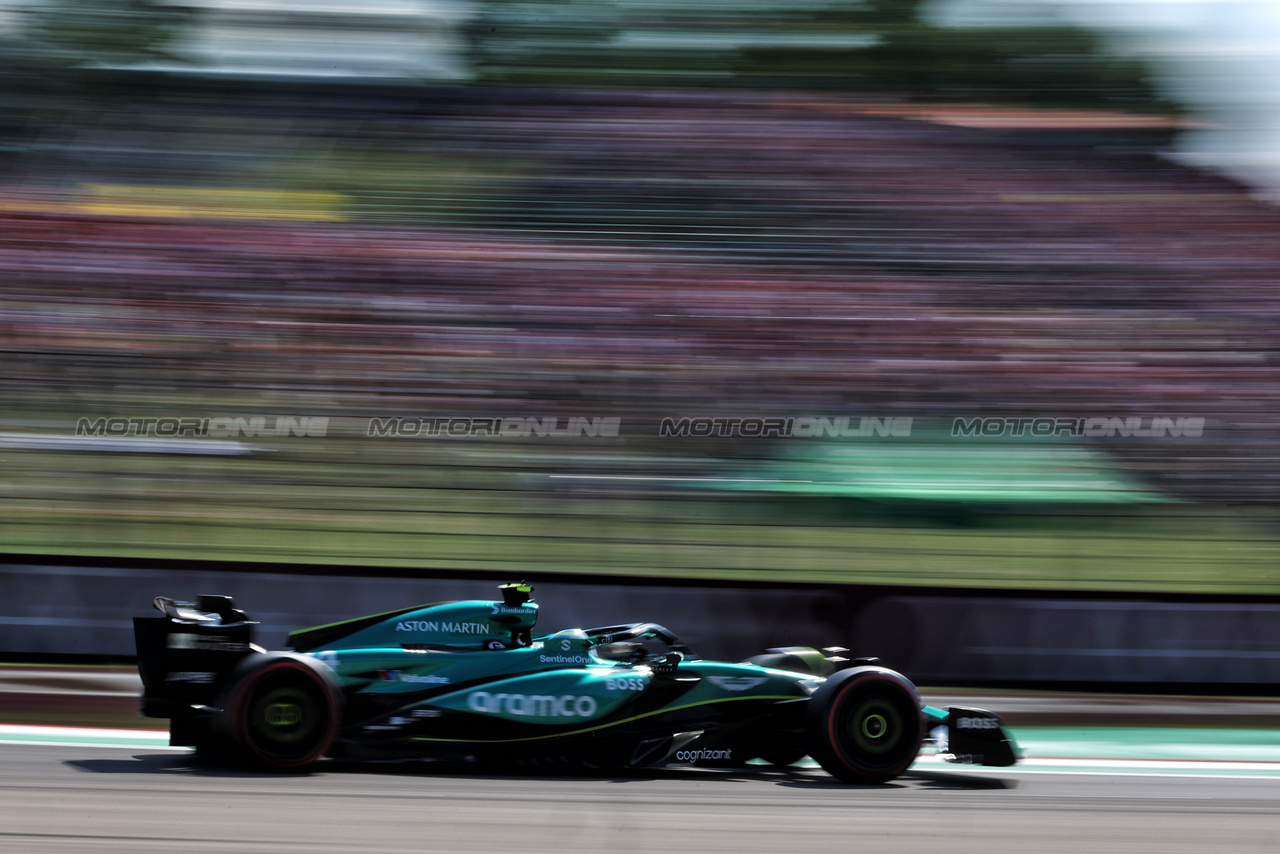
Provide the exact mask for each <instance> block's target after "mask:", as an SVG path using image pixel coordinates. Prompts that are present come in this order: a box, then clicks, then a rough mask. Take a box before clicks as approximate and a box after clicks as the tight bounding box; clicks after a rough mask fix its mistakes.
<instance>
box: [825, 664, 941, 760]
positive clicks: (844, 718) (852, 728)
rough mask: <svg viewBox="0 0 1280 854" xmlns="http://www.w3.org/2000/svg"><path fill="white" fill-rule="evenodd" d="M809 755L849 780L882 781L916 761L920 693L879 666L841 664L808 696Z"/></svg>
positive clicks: (919, 738) (921, 733) (920, 738)
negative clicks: (839, 667)
mask: <svg viewBox="0 0 1280 854" xmlns="http://www.w3.org/2000/svg"><path fill="white" fill-rule="evenodd" d="M806 723H807V727H806V737H807V742H808V749H809V755H810V756H812V757H813V758H814V759H815V760H817V762H818V764H819V765H821V766H822V767H823V768H824V769H825V770H826V771H827V773H829V774H831V776H833V777H835V778H837V779H839V780H843V781H845V782H847V783H883V782H885V781H887V780H892V779H893V778H894V777H897V776H898V775H899V774H901V773H902V772H903V771H906V770H907V768H908V767H909V766H910V765H911V763H912V762H914V761H915V758H916V756H917V755H918V754H919V753H920V743H921V741H923V739H924V731H925V724H924V715H923V712H922V711H921V704H920V695H919V694H918V693H917V692H916V688H915V686H914V685H912V684H911V682H910V681H908V680H907V678H906V677H905V676H903V675H901V674H899V673H895V672H893V671H892V670H887V669H885V668H883V667H857V668H853V669H851V670H842V671H840V672H839V673H836V674H835V675H834V676H832V677H831V678H829V679H828V680H827V681H826V682H824V683H823V684H822V686H821V687H820V688H819V689H818V690H817V692H815V693H814V695H813V697H812V698H811V699H810V701H809V709H808V719H807V722H806Z"/></svg>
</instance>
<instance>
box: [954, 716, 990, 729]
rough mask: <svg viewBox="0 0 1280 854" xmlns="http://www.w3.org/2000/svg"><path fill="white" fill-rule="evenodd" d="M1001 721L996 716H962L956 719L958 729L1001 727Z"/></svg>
mask: <svg viewBox="0 0 1280 854" xmlns="http://www.w3.org/2000/svg"><path fill="white" fill-rule="evenodd" d="M999 728H1000V721H998V720H996V719H995V718H960V719H959V720H957V721H956V729H999Z"/></svg>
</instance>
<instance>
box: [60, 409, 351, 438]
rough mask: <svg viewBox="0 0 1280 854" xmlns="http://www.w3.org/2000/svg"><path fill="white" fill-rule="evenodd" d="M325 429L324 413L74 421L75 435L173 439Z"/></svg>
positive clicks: (312, 433)
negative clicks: (314, 414)
mask: <svg viewBox="0 0 1280 854" xmlns="http://www.w3.org/2000/svg"><path fill="white" fill-rule="evenodd" d="M328 431H329V419H328V418H327V417H325V416H302V417H299V418H268V417H267V416H265V415H253V416H250V417H247V418H237V417H231V416H228V417H218V418H177V417H165V416H161V417H157V418H96V419H93V420H90V419H88V418H81V419H80V420H78V421H77V422H76V435H77V436H160V437H167V438H174V437H180V436H198V437H207V438H216V439H227V438H232V437H235V436H245V437H263V438H269V437H284V436H305V437H310V438H324V436H325V435H326V434H327V433H328Z"/></svg>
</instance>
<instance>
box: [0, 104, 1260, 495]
mask: <svg viewBox="0 0 1280 854" xmlns="http://www.w3.org/2000/svg"><path fill="white" fill-rule="evenodd" d="M357 118H358V120H352V122H351V125H350V127H349V129H348V139H356V140H358V139H359V138H360V137H361V136H362V135H367V136H368V137H370V138H379V137H385V136H387V135H408V136H414V135H419V134H421V135H429V136H430V138H431V139H432V140H433V144H434V145H436V146H437V147H438V148H439V150H442V151H445V152H451V153H455V154H467V155H469V156H482V157H483V156H488V157H493V158H500V159H503V160H505V161H510V160H512V159H518V160H519V161H520V162H521V163H522V168H521V170H520V172H519V174H518V177H517V178H515V179H513V181H512V183H511V184H510V185H509V186H507V187H505V188H503V192H501V193H498V194H491V196H490V197H487V198H485V199H482V200H478V201H476V203H475V205H473V207H472V209H471V211H472V212H471V213H470V214H469V215H468V216H467V217H466V218H465V219H462V218H460V219H459V220H458V221H456V222H449V221H447V219H446V220H436V221H433V222H430V223H425V224H424V223H421V222H417V223H398V222H395V221H390V220H385V219H384V220H377V219H373V218H370V219H362V218H361V217H360V216H358V215H357V216H353V217H352V218H351V219H349V220H348V221H346V222H340V223H301V222H289V221H279V220H271V221H257V220H252V219H225V218H223V219H199V218H159V217H145V216H127V215H117V216H95V215H87V214H83V213H77V212H74V211H70V210H60V209H58V208H57V207H56V205H48V204H46V205H44V206H42V207H41V206H36V205H26V206H25V207H24V202H23V199H25V198H29V196H30V190H31V187H33V186H38V185H39V182H40V180H41V179H42V178H41V175H40V174H39V173H38V172H37V173H34V174H33V173H30V172H28V173H26V174H25V175H24V176H23V183H22V185H21V186H18V184H17V183H16V180H14V179H11V180H10V183H9V189H7V190H6V188H5V185H4V182H3V181H4V179H3V178H2V177H0V202H3V210H0V276H2V277H3V280H4V282H5V287H4V288H3V290H2V291H0V347H3V349H4V351H5V362H6V365H7V367H6V370H5V371H4V372H3V375H2V376H0V388H2V389H3V397H2V398H0V399H3V400H4V401H5V403H6V405H7V411H8V412H10V413H28V414H33V415H34V414H40V413H49V412H60V413H64V414H66V413H70V414H71V416H72V417H73V418H74V417H75V415H76V414H93V415H97V414H101V409H102V407H103V406H111V407H113V408H114V409H115V410H123V409H124V408H126V407H127V406H129V405H134V404H135V403H136V404H137V405H147V406H161V405H163V404H164V403H166V402H172V401H178V402H181V403H182V404H183V405H184V406H186V407H188V408H189V407H190V406H192V405H194V403H195V402H198V401H200V400H212V401H218V402H219V403H222V404H225V403H226V402H228V401H236V400H238V399H244V400H246V401H247V402H249V403H248V405H253V406H258V407H259V408H261V407H262V406H263V405H274V406H277V407H280V408H283V409H286V410H298V411H303V410H305V413H306V414H316V415H320V414H329V415H351V416H359V417H369V416H374V415H424V416H425V415H454V414H457V415H505V414H511V415H519V416H525V415H533V416H544V415H558V416H574V415H584V416H623V418H624V424H626V423H628V419H630V420H631V423H637V420H639V421H645V420H646V419H648V420H652V419H658V418H661V417H663V416H668V415H672V416H674V415H718V414H733V415H760V416H777V415H813V414H819V415H853V416H867V415H869V416H881V417H887V416H891V415H914V416H920V417H935V418H943V419H946V418H952V417H958V416H972V415H983V414H985V415H993V416H995V415H1043V416H1051V417H1054V416H1062V417H1090V416H1113V417H1124V416H1129V415H1142V416H1148V417H1149V416H1153V415H1155V416H1170V417H1176V416H1187V417H1203V418H1205V419H1206V428H1205V433H1204V437H1203V438H1200V439H1195V440H1190V439H1184V440H1169V441H1136V440H1115V441H1114V442H1110V443H1109V444H1108V449H1109V450H1112V451H1113V452H1115V453H1116V454H1117V455H1118V457H1119V459H1120V460H1121V461H1122V462H1124V463H1126V464H1128V465H1130V466H1131V467H1132V468H1133V469H1134V470H1136V471H1139V472H1141V473H1143V474H1144V475H1146V476H1149V477H1151V478H1153V479H1154V480H1156V481H1157V482H1158V483H1160V484H1162V485H1164V486H1165V487H1167V488H1169V489H1170V490H1172V491H1173V492H1174V493H1175V494H1180V495H1184V496H1186V497H1192V498H1197V499H1204V500H1212V501H1222V502H1227V503H1235V502H1264V503H1276V502H1278V501H1280V439H1278V437H1280V431H1278V430H1277V429H1276V427H1277V422H1278V421H1280V418H1278V414H1280V369H1278V368H1277V365H1276V356H1275V354H1276V352H1277V346H1278V344H1280V341H1278V340H1277V338H1278V337H1280V324H1278V323H1277V316H1278V314H1280V290H1278V289H1277V288H1276V284H1277V282H1280V212H1277V211H1276V210H1275V209H1274V208H1273V207H1269V206H1267V205H1264V204H1262V203H1260V202H1258V201H1255V200H1254V199H1252V198H1251V197H1250V195H1249V194H1248V192H1247V191H1246V190H1245V189H1244V188H1242V187H1240V186H1238V185H1236V184H1232V183H1230V182H1228V181H1226V180H1223V179H1219V178H1215V177H1212V176H1208V175H1205V174H1201V173H1197V172H1194V171H1192V170H1190V169H1188V168H1185V167H1183V166H1179V165H1177V164H1175V163H1172V162H1170V161H1168V160H1166V159H1164V158H1162V157H1160V156H1159V152H1158V148H1159V146H1160V141H1159V140H1153V139H1149V138H1145V137H1141V136H1137V135H1132V134H1129V135H1119V136H1117V135H1114V134H1109V133H1108V132H1105V131H1099V130H1096V129H1090V127H1089V126H1088V123H1087V122H1084V123H1083V124H1084V126H1082V127H1076V128H1068V129H1065V130H1063V129H1057V130H1052V131H1049V130H1043V129H1040V130H1028V129H1017V128H1001V129H981V128H973V127H959V126H955V125H951V124H940V123H930V122H924V121H914V120H911V119H909V118H901V117H886V116H882V115H876V114H875V111H874V110H870V109H863V108H862V106H860V105H859V103H857V102H853V101H838V100H834V99H822V98H817V97H807V96H806V97H800V96H786V97H783V96H776V97H775V96H766V95H758V94H757V95H747V94H740V95H729V96H726V95H724V94H720V95H715V96H712V95H699V94H697V93H685V94H681V95H663V94H661V93H642V92H635V93H631V94H619V93H603V92H597V93H589V94H582V93H579V94H576V95H567V94H566V95H563V96H557V95H556V93H554V92H540V93H536V94H531V95H530V96H529V97H522V96H521V94H520V93H519V92H517V91H509V92H506V93H503V94H501V95H500V96H488V97H485V98H478V99H477V100H476V102H475V103H474V104H466V103H458V102H452V103H450V105H449V107H448V109H440V110H433V109H431V107H430V105H429V104H428V105H425V106H424V107H423V108H422V109H421V110H420V111H418V112H414V113H412V114H405V113H403V112H401V113H397V114H395V115H387V114H378V113H376V112H366V113H365V114H362V115H360V116H358V117H357ZM136 168H137V169H138V170H139V171H140V173H141V174H145V163H140V164H138V165H137V167H136ZM46 177H48V176H46ZM56 177H58V178H59V179H60V180H61V179H63V178H65V176H56ZM85 177H92V176H85ZM50 180H51V181H52V179H50ZM167 180H170V181H171V180H172V177H171V176H170V177H168V178H167ZM24 194H25V195H24ZM81 410H84V412H83V413H81Z"/></svg>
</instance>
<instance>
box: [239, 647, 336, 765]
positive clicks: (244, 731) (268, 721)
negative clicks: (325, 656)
mask: <svg viewBox="0 0 1280 854" xmlns="http://www.w3.org/2000/svg"><path fill="white" fill-rule="evenodd" d="M219 705H220V707H221V708H222V711H223V714H222V720H221V724H222V729H223V731H224V736H225V742H226V744H227V745H228V746H229V747H230V749H231V751H232V753H233V754H234V756H233V758H234V759H238V760H241V761H242V762H244V763H246V764H248V765H251V766H253V767H255V768H259V769H262V770H266V771H296V770H301V769H303V768H306V767H307V766H308V765H311V764H312V763H314V762H315V761H316V760H318V759H320V758H321V757H322V756H324V755H325V754H326V753H327V752H328V751H329V750H330V748H331V747H332V746H333V742H334V739H335V738H336V737H337V734H338V724H339V721H340V718H341V710H342V698H341V693H340V692H339V690H338V686H337V684H336V680H335V679H334V677H333V675H332V672H331V671H330V670H329V669H328V668H327V667H325V666H324V665H323V664H321V663H320V662H318V661H316V660H315V659H313V658H311V657H310V656H303V655H297V654H295V653H288V652H269V653H264V654H262V655H252V656H249V657H248V658H246V659H244V660H243V661H241V662H240V664H239V666H238V667H237V668H236V673H235V674H234V677H233V679H232V681H231V683H230V685H229V686H228V687H227V689H226V691H225V693H224V695H223V697H222V700H221V703H220V704H219Z"/></svg>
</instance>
